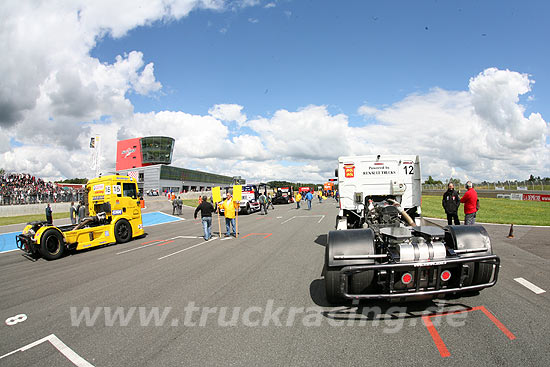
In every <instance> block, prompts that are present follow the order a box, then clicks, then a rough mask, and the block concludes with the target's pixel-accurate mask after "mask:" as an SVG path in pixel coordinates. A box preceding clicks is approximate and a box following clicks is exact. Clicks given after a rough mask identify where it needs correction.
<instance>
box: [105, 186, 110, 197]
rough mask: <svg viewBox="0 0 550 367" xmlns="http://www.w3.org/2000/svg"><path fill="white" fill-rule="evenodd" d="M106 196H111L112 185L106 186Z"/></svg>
mask: <svg viewBox="0 0 550 367" xmlns="http://www.w3.org/2000/svg"><path fill="white" fill-rule="evenodd" d="M105 195H111V185H107V186H105Z"/></svg>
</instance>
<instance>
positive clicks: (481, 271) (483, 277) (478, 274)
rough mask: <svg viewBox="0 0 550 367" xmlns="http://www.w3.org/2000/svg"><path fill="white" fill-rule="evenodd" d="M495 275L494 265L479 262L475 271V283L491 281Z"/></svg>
mask: <svg viewBox="0 0 550 367" xmlns="http://www.w3.org/2000/svg"><path fill="white" fill-rule="evenodd" d="M492 275H493V265H492V264H487V263H477V264H476V267H475V272H474V281H473V284H474V285H478V284H484V283H489V281H490V280H491V276H492Z"/></svg>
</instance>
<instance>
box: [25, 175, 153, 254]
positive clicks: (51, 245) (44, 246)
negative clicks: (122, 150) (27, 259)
mask: <svg viewBox="0 0 550 367" xmlns="http://www.w3.org/2000/svg"><path fill="white" fill-rule="evenodd" d="M86 191H87V211H88V212H89V216H88V217H86V218H84V219H83V220H82V221H81V222H80V223H78V224H69V225H64V226H53V225H48V224H47V222H42V221H38V222H31V223H28V224H27V226H26V227H25V228H24V229H23V233H22V234H20V235H18V236H17V237H16V243H17V247H18V248H19V249H21V250H22V251H24V252H25V253H26V254H28V255H31V256H32V257H43V258H45V259H47V260H55V259H58V258H60V257H61V256H62V255H63V253H64V252H65V251H66V250H83V249H88V248H92V247H96V246H102V245H107V244H112V243H124V242H127V241H129V240H131V239H132V238H135V237H138V236H141V235H143V234H144V233H145V232H144V230H143V223H142V219H141V202H140V198H139V196H138V189H137V184H136V180H135V179H134V178H130V177H128V176H119V175H110V176H103V177H98V178H94V179H92V180H90V181H88V183H87V184H86Z"/></svg>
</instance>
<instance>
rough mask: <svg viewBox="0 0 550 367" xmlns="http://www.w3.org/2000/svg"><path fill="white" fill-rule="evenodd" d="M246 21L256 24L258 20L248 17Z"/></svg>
mask: <svg viewBox="0 0 550 367" xmlns="http://www.w3.org/2000/svg"><path fill="white" fill-rule="evenodd" d="M248 21H249V22H250V23H252V24H256V23H258V22H259V20H258V19H256V18H248Z"/></svg>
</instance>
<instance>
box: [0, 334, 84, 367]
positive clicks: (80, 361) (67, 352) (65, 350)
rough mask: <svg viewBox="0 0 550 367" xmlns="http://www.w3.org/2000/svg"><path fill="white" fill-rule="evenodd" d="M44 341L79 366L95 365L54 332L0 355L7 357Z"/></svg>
mask: <svg viewBox="0 0 550 367" xmlns="http://www.w3.org/2000/svg"><path fill="white" fill-rule="evenodd" d="M44 342H50V343H51V345H53V346H54V347H55V349H57V350H58V351H59V352H60V353H61V354H63V355H64V356H65V357H66V358H67V359H68V360H69V361H71V362H72V363H73V364H74V365H75V366H78V367H93V365H92V364H90V363H89V362H88V361H87V360H85V359H84V358H82V357H81V356H79V355H78V354H76V352H75V351H74V350H72V349H71V348H69V347H68V346H67V345H66V344H65V343H63V342H62V341H61V340H60V339H59V338H58V337H57V336H55V335H54V334H50V335H48V336H47V337H45V338H42V339H40V340H37V341H35V342H34V343H30V344H27V345H25V346H24V347H22V348H19V349H16V350H14V351H13V352H10V353H7V354H4V355H3V356H0V359H2V358H5V357H7V356H10V355H12V354H15V353H17V352H24V351H26V350H29V349H31V348H32V347H36V346H37V345H39V344H42V343H44Z"/></svg>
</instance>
